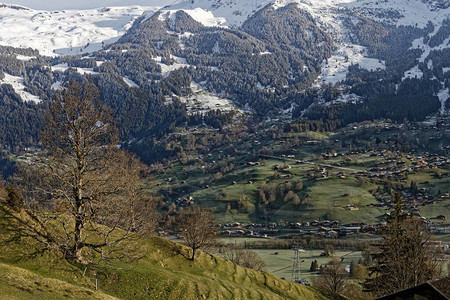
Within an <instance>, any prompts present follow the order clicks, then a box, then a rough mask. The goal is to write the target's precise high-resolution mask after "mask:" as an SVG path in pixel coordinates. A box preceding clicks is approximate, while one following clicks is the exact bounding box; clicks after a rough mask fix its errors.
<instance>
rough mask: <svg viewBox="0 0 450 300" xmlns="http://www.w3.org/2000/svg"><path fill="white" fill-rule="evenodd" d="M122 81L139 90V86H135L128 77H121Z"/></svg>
mask: <svg viewBox="0 0 450 300" xmlns="http://www.w3.org/2000/svg"><path fill="white" fill-rule="evenodd" d="M123 81H125V83H126V84H127V85H128V86H129V87H132V88H139V85H137V84H136V82H134V81H133V80H131V79H130V78H128V77H126V76H125V77H123Z"/></svg>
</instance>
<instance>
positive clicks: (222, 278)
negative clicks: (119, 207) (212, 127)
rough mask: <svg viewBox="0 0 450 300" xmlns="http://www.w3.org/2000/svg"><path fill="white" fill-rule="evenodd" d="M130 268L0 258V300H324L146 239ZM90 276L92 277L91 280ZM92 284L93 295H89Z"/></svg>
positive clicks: (309, 291) (5, 254)
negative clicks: (96, 283) (190, 256)
mask: <svg viewBox="0 0 450 300" xmlns="http://www.w3.org/2000/svg"><path fill="white" fill-rule="evenodd" d="M143 243H144V248H145V251H146V253H147V254H146V255H145V257H144V258H142V259H141V260H139V261H136V262H134V263H131V264H125V263H118V262H113V263H109V264H108V265H100V266H90V267H88V268H86V267H85V266H74V265H71V264H68V263H67V262H65V261H64V260H61V259H58V258H55V257H53V256H48V255H45V256H41V257H38V258H36V257H35V258H32V259H20V260H17V259H16V257H15V256H14V252H15V251H13V250H11V249H10V250H11V251H2V252H1V255H0V256H1V258H0V273H1V274H2V276H0V299H67V298H72V299H117V298H118V299H327V298H326V297H325V296H323V295H322V294H320V293H319V292H317V291H316V290H314V289H313V288H310V287H305V286H302V285H298V284H294V283H292V282H289V281H286V280H281V279H279V278H277V277H275V276H273V275H270V274H268V273H265V272H255V271H253V270H250V269H246V268H242V267H240V266H237V265H235V264H233V263H230V262H227V261H225V260H223V259H220V258H217V257H215V256H213V255H211V254H207V253H202V252H200V253H199V255H198V257H197V258H196V260H195V262H193V261H190V260H188V259H186V257H185V256H188V251H189V249H188V248H186V247H184V246H182V245H179V244H176V243H173V242H170V241H167V240H164V239H161V238H156V237H152V238H149V239H147V240H145V241H143ZM94 274H96V276H94ZM95 278H97V280H98V286H99V291H95Z"/></svg>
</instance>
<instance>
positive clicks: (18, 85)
mask: <svg viewBox="0 0 450 300" xmlns="http://www.w3.org/2000/svg"><path fill="white" fill-rule="evenodd" d="M23 80H24V79H23V77H18V76H12V75H9V74H8V73H5V78H3V80H0V84H10V85H11V86H12V87H13V89H14V91H15V92H16V94H17V95H19V96H20V98H22V100H23V101H25V102H32V103H35V104H38V103H40V102H41V99H39V97H38V96H34V95H32V94H30V93H28V92H27V91H25V85H24V84H23Z"/></svg>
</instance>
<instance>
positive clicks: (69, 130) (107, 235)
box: [19, 81, 153, 262]
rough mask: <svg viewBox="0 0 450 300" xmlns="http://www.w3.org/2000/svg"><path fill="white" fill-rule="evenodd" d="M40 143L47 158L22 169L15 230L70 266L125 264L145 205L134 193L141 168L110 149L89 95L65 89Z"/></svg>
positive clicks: (109, 124) (111, 136) (105, 125)
mask: <svg viewBox="0 0 450 300" xmlns="http://www.w3.org/2000/svg"><path fill="white" fill-rule="evenodd" d="M41 141H42V145H43V146H44V147H45V149H46V151H47V152H46V153H45V154H44V155H43V156H41V157H40V160H39V162H38V163H36V164H34V165H33V166H31V167H28V168H26V169H25V170H24V180H23V182H24V183H25V184H26V190H25V194H26V195H27V199H28V201H27V209H26V213H27V214H28V218H25V219H23V220H21V221H20V222H19V223H22V225H23V228H28V234H29V235H30V236H33V237H34V238H35V239H36V240H38V241H39V242H40V243H41V244H43V245H44V247H43V249H55V248H56V249H59V250H61V251H62V252H63V254H64V256H65V257H66V258H67V259H70V260H76V261H79V262H87V261H88V260H90V259H93V258H94V257H95V258H100V259H110V258H124V259H125V258H131V257H132V252H133V251H131V249H134V250H135V249H137V248H135V247H131V246H130V245H131V243H132V241H133V240H134V239H136V238H137V237H138V236H137V235H136V234H132V232H135V231H137V230H138V229H139V228H138V227H140V228H142V227H143V224H144V222H143V221H144V220H145V218H146V216H147V214H150V213H151V211H152V209H153V203H152V202H153V201H152V200H153V199H152V198H151V197H144V195H143V193H142V187H141V186H140V185H141V183H142V178H141V176H140V170H141V169H143V165H142V164H141V163H140V162H139V161H138V160H137V159H135V158H131V157H130V155H129V154H128V153H126V152H125V151H121V150H119V149H118V147H117V144H118V141H119V140H118V135H117V129H116V127H115V125H114V122H113V118H112V114H111V112H110V110H109V109H107V108H106V107H105V106H103V105H102V104H101V103H100V102H99V101H98V90H97V88H96V87H95V86H93V85H91V84H88V83H78V82H73V81H72V82H69V83H68V84H66V86H65V88H64V90H62V91H61V92H60V93H59V95H58V98H57V99H56V101H55V102H54V103H53V105H52V106H51V107H50V109H49V112H48V114H47V117H46V122H45V126H44V127H43V129H42V131H41ZM138 219H139V220H140V221H138ZM25 220H27V221H25ZM24 222H25V223H26V224H24ZM25 225H28V226H25ZM33 227H34V229H33ZM36 228H37V229H36ZM125 241H128V242H129V244H128V245H127V244H126V243H125ZM137 244H138V243H137V242H136V243H135V245H137ZM125 250H126V251H125ZM134 254H135V253H134Z"/></svg>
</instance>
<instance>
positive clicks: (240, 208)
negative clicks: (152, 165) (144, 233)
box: [154, 121, 450, 245]
mask: <svg viewBox="0 0 450 300" xmlns="http://www.w3.org/2000/svg"><path fill="white" fill-rule="evenodd" d="M439 124H440V125H439ZM449 129H450V128H448V125H443V123H442V122H438V121H436V123H435V124H434V125H430V124H426V123H420V124H407V125H404V124H401V125H399V124H395V123H390V122H380V123H377V122H372V123H368V122H367V123H362V124H355V125H351V126H348V127H346V128H344V129H343V130H340V131H339V132H337V133H336V134H333V135H330V134H320V133H298V134H295V133H294V134H292V133H286V132H284V131H280V130H278V129H275V128H274V127H271V128H268V129H267V128H266V129H261V130H260V131H255V133H253V134H250V135H248V136H247V137H244V138H242V140H238V141H236V143H235V144H233V145H232V147H227V148H225V147H224V148H221V149H220V148H219V150H217V151H215V152H209V153H205V154H200V153H198V154H196V155H192V156H191V157H189V153H186V155H187V156H188V157H189V159H185V160H184V161H183V162H182V161H181V160H178V161H173V162H171V163H170V164H169V167H165V168H164V169H163V171H155V172H154V174H155V178H156V179H157V182H158V183H157V186H156V187H155V188H156V189H157V191H158V192H159V193H160V194H162V195H164V197H165V198H166V200H167V202H166V208H167V210H174V209H176V207H186V206H190V205H193V204H196V203H198V204H201V205H206V206H209V207H211V208H212V211H213V212H214V213H215V215H216V220H217V228H220V233H221V236H222V237H224V238H235V237H248V238H263V239H270V238H281V239H287V240H289V239H295V238H298V237H301V236H310V237H313V238H317V239H338V240H339V239H345V240H348V239H357V240H364V239H369V240H370V239H374V238H375V239H376V238H377V232H378V230H379V229H380V228H381V227H382V226H383V225H384V224H386V220H387V219H388V218H389V215H390V211H391V210H392V208H393V205H394V204H393V203H394V201H393V200H394V199H393V195H394V194H395V193H399V194H400V195H401V197H402V199H403V206H404V207H405V210H406V212H408V213H411V214H414V215H416V216H418V217H420V218H421V220H423V222H424V223H427V224H429V225H430V227H431V228H432V229H433V231H434V232H435V233H437V234H438V236H437V238H438V239H439V238H441V239H442V240H444V241H446V240H447V237H448V233H450V226H449V225H450V224H449V222H448V219H447V218H448V217H449V216H450V210H449V209H448V208H447V204H448V201H449V200H450V194H449V192H450V191H449V187H450V158H449V157H448V153H449V147H448V146H446V145H444V144H443V143H441V144H440V145H439V146H436V145H434V144H433V140H434V136H439V137H440V138H442V137H444V138H446V139H447V140H448V138H449ZM417 132H419V133H420V135H419V136H416V135H415V134H416V133H417ZM197 133H198V131H197ZM422 135H426V141H425V142H424V141H419V139H420V138H422V139H425V138H423V137H422ZM268 136H270V137H272V138H267V137H268ZM444 140H445V139H444ZM414 141H416V142H417V144H418V145H419V147H422V146H425V144H426V146H425V147H424V148H423V151H420V150H419V151H417V150H413V149H412V148H417V145H415V146H413V145H412V144H413V142H414ZM421 142H423V144H422V145H421V144H420V143H421ZM410 146H411V149H410V150H409V151H407V150H408V149H407V147H410ZM432 151H433V152H432ZM175 170H176V173H175V172H174V171H175ZM180 170H183V172H180ZM158 178H161V179H163V180H160V179H158ZM164 234H167V231H165V233H164ZM445 245H446V244H445Z"/></svg>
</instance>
